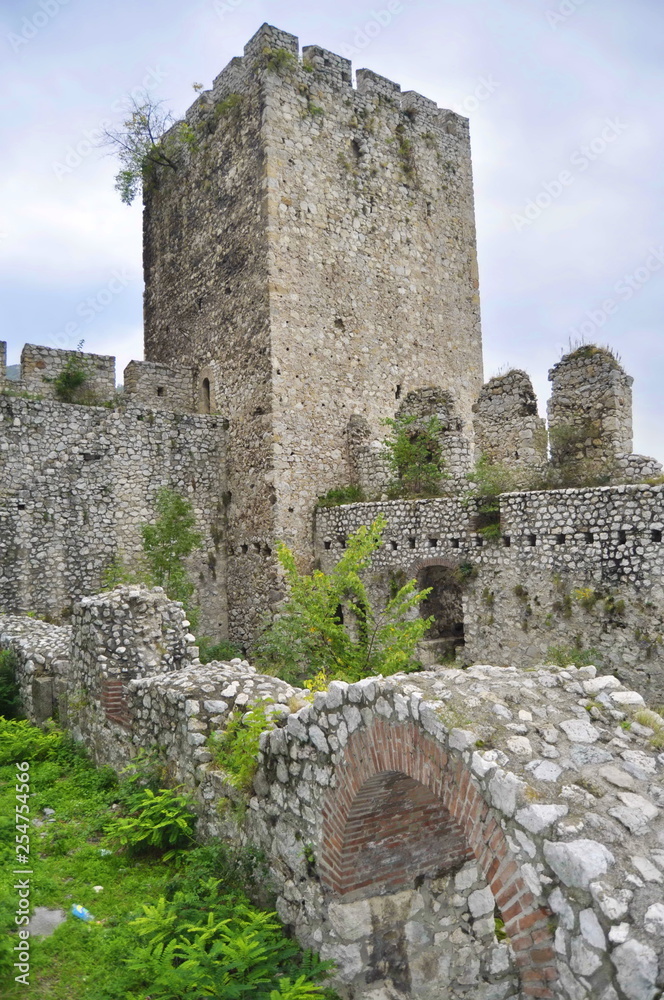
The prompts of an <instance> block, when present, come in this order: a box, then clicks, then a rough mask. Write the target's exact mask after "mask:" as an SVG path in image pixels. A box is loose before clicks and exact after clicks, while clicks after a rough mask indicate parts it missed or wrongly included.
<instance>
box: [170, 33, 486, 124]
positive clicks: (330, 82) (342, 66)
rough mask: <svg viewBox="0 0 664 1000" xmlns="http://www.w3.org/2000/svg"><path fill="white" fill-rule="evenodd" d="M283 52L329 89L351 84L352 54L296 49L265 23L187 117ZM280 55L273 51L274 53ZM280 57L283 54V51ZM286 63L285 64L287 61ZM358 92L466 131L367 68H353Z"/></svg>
mask: <svg viewBox="0 0 664 1000" xmlns="http://www.w3.org/2000/svg"><path fill="white" fill-rule="evenodd" d="M278 52H283V53H288V55H289V56H290V57H291V58H292V59H293V60H294V62H293V65H292V66H291V67H290V69H291V70H292V71H295V70H297V75H298V78H299V79H300V80H301V81H302V82H305V81H306V80H307V79H309V82H311V81H312V80H313V81H315V83H316V85H317V86H325V87H327V88H330V89H332V90H341V91H343V90H348V89H353V67H352V63H351V61H350V59H346V58H345V57H344V56H340V55H338V54H337V53H335V52H330V51H329V50H328V49H324V48H322V47H321V46H319V45H305V46H303V47H302V51H301V52H300V42H299V39H298V38H297V37H296V36H295V35H291V34H289V33H288V32H286V31H282V30H281V29H279V28H275V27H273V26H272V25H270V24H267V23H266V24H263V25H262V26H261V27H260V28H259V29H258V31H257V32H256V34H255V35H254V36H253V37H252V38H251V39H250V40H249V41H248V42H247V44H246V45H245V47H244V55H243V56H236V57H235V58H233V59H231V61H230V62H229V63H228V65H227V66H225V67H224V69H223V70H222V71H221V72H220V73H219V74H218V75H217V76H216V77H215V79H214V81H213V84H212V88H211V90H208V91H204V92H203V93H202V94H201V95H200V96H199V97H198V98H197V100H196V101H195V102H194V104H192V106H191V107H190V108H189V110H188V111H187V115H186V117H187V121H188V122H190V123H191V122H194V121H197V120H198V119H199V117H200V115H201V114H205V113H206V110H209V108H210V107H211V106H212V105H213V104H215V103H216V102H219V101H223V100H225V99H226V98H228V97H229V96H230V95H231V94H234V93H238V94H244V93H246V91H247V90H248V88H249V87H250V85H251V82H252V81H253V80H255V79H256V78H257V76H258V75H260V73H261V72H262V70H263V69H264V68H265V66H266V65H268V66H269V59H270V56H273V57H274V55H275V53H278ZM278 58H279V57H278V56H277V59H278ZM282 58H283V57H282ZM285 68H288V67H286V66H285ZM355 75H356V88H355V91H356V94H357V95H358V96H361V97H364V98H367V100H376V99H377V100H387V101H389V102H391V103H393V104H394V105H395V107H397V108H399V109H400V110H401V111H403V112H404V113H406V114H408V115H411V116H414V115H419V116H420V117H421V118H422V119H423V120H426V121H427V122H428V124H429V125H430V126H432V127H438V128H440V129H441V131H444V132H448V133H450V134H458V135H464V134H467V131H468V122H467V119H466V118H464V117H463V116H461V115H458V114H456V113H455V112H453V111H450V110H448V109H445V108H439V107H438V105H437V104H436V102H435V101H432V100H431V99H430V98H428V97H425V96H423V95H422V94H418V93H417V92H416V91H413V90H409V91H405V92H403V93H402V91H401V86H400V84H398V83H395V82H394V81H393V80H389V79H388V78H387V77H384V76H381V75H380V74H378V73H375V72H374V71H373V70H370V69H358V70H357V71H356V74H355Z"/></svg>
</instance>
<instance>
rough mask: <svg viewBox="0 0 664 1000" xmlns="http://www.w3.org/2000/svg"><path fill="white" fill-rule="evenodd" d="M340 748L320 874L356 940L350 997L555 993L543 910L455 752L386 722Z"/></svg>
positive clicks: (338, 925) (343, 934)
mask: <svg viewBox="0 0 664 1000" xmlns="http://www.w3.org/2000/svg"><path fill="white" fill-rule="evenodd" d="M344 756H345V763H344V765H343V766H342V767H341V768H340V770H339V771H338V775H337V785H336V787H335V789H334V791H333V792H331V793H330V794H329V797H328V798H327V800H326V803H325V808H324V813H323V851H322V857H321V864H320V872H321V878H322V882H323V885H324V886H325V887H326V889H327V891H328V892H329V893H330V894H331V900H332V902H330V904H329V906H328V912H329V916H330V922H331V925H332V927H333V929H334V931H335V932H336V934H337V936H338V937H340V938H341V939H342V940H343V939H345V940H346V941H349V942H350V941H352V942H354V943H353V945H352V948H359V954H360V956H361V960H362V971H361V974H360V979H359V981H358V979H355V980H354V981H353V982H354V988H355V990H356V993H355V994H354V995H356V996H358V997H362V998H365V997H366V998H368V997H370V996H372V995H373V994H372V992H371V991H372V990H373V989H381V988H382V989H384V990H385V991H386V993H385V995H387V996H390V997H402V996H403V997H416V998H417V1000H439V998H440V997H444V996H449V997H451V998H452V997H460V996H466V995H477V996H480V995H481V996H484V995H489V994H487V993H486V992H485V991H487V990H489V992H490V994H491V995H492V996H493V995H495V996H512V995H515V994H516V993H518V992H519V989H521V991H522V994H523V995H525V996H533V997H535V996H537V997H552V996H553V993H552V992H551V991H550V982H551V979H552V978H555V972H554V971H553V969H552V966H551V960H552V956H553V955H554V952H553V949H552V947H551V940H550V939H551V933H550V929H549V927H548V924H547V913H546V912H545V911H543V910H541V909H539V908H538V906H537V903H536V901H535V899H534V898H533V896H532V894H531V893H530V892H529V890H528V887H527V886H526V884H525V883H524V880H523V878H522V876H521V873H520V871H519V868H518V865H517V864H516V863H515V860H514V857H513V855H512V853H511V851H510V848H509V846H508V844H507V840H506V838H505V836H504V834H503V831H502V830H501V828H500V826H499V825H498V823H497V822H496V820H495V819H494V817H493V816H492V813H491V810H490V809H488V808H487V804H486V802H484V801H483V799H482V797H481V796H480V794H479V792H478V790H477V789H476V787H475V786H474V784H473V782H472V781H471V780H470V775H469V773H468V770H467V768H466V765H465V764H464V762H463V760H462V759H461V758H460V757H457V756H454V757H453V756H452V755H451V754H450V755H448V754H447V753H445V752H444V751H442V749H441V748H440V746H439V745H437V744H436V743H435V742H434V741H433V740H431V739H430V738H429V736H428V735H427V734H426V733H424V732H422V730H421V729H420V728H419V727H417V726H415V725H411V724H405V725H395V724H390V723H386V722H383V721H382V720H376V721H375V723H374V724H373V726H372V727H370V728H369V729H367V730H363V731H358V732H356V733H354V734H353V736H352V737H351V739H350V740H349V743H348V745H347V747H346V750H345V755H344ZM503 927H504V931H503V930H502V928H503ZM505 934H506V935H507V936H508V937H509V938H510V939H511V942H510V943H509V944H508V943H506V941H504V940H503V937H504V935H505ZM344 947H346V946H345V945H342V946H341V948H342V949H343V948H344ZM342 953H343V951H342ZM358 971H359V969H358ZM523 976H525V979H522V981H521V983H519V979H520V977H523ZM348 981H349V982H350V981H351V980H350V979H348ZM491 991H494V992H491Z"/></svg>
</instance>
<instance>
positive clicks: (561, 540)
mask: <svg viewBox="0 0 664 1000" xmlns="http://www.w3.org/2000/svg"><path fill="white" fill-rule="evenodd" d="M564 544H565V536H564V535H556V545H564Z"/></svg>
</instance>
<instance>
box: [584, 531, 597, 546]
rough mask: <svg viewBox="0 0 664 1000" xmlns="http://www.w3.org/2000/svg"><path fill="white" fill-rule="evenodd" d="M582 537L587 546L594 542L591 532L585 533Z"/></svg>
mask: <svg viewBox="0 0 664 1000" xmlns="http://www.w3.org/2000/svg"><path fill="white" fill-rule="evenodd" d="M583 537H584V538H585V541H586V544H588V545H592V543H593V542H594V541H595V536H594V535H593V533H592V531H586V533H585V534H584V536H583Z"/></svg>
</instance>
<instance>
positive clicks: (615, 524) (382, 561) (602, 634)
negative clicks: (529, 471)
mask: <svg viewBox="0 0 664 1000" xmlns="http://www.w3.org/2000/svg"><path fill="white" fill-rule="evenodd" d="M379 514H382V515H384V516H385V518H386V520H387V527H386V530H385V534H384V537H383V543H382V545H381V547H380V548H379V549H378V551H377V552H376V553H375V554H374V556H373V559H372V563H371V567H370V569H369V570H368V573H367V578H368V582H369V585H370V587H371V592H372V594H373V595H374V597H375V599H376V600H378V601H386V600H387V599H388V597H389V594H390V589H391V586H392V585H393V582H394V581H395V580H397V581H398V580H401V581H403V580H404V579H410V578H413V577H416V576H417V575H418V573H419V572H420V571H421V570H422V569H424V568H425V567H427V566H436V565H443V566H446V567H448V568H449V569H450V570H451V571H453V572H454V573H455V575H456V578H457V581H458V582H459V584H460V585H461V587H462V595H463V638H464V644H463V645H459V646H458V648H457V651H456V656H457V658H458V659H460V660H461V661H462V662H467V663H472V662H480V663H483V662H486V661H487V660H488V661H489V662H491V661H494V662H497V663H508V664H510V665H517V666H524V667H528V666H532V665H533V664H537V663H542V662H546V658H547V656H549V657H551V656H559V657H562V658H563V659H564V658H565V657H566V656H567V657H568V658H569V659H572V658H574V657H576V656H578V655H579V654H583V655H584V656H585V658H586V659H588V658H590V659H593V658H594V662H596V663H598V664H603V665H604V667H605V669H610V670H612V671H614V672H615V673H616V674H617V675H618V676H619V677H620V678H621V680H623V681H624V682H625V683H627V684H629V685H630V686H632V687H635V688H636V689H637V690H639V691H641V692H642V694H644V695H645V696H647V697H648V698H649V699H650V701H651V702H652V703H653V704H659V703H661V702H662V701H664V587H663V586H662V578H663V575H664V543H663V542H662V538H663V533H664V488H663V487H661V486H647V485H641V486H618V487H601V488H594V489H585V490H551V491H541V492H532V493H512V494H505V495H503V496H502V497H501V498H500V526H499V534H498V536H497V537H496V538H493V539H492V538H487V537H486V535H484V534H482V532H481V530H478V529H477V521H476V516H475V513H474V507H473V505H470V504H468V503H465V502H463V501H461V500H456V499H454V498H449V497H448V498H440V499H432V500H416V501H387V502H376V503H362V504H349V505H346V506H342V507H330V508H325V509H320V510H318V511H317V513H316V535H315V538H316V551H317V553H318V555H319V558H320V560H321V566H322V568H323V569H324V570H327V569H329V568H330V567H331V566H332V565H334V563H335V562H336V561H337V560H338V559H339V557H340V554H341V553H342V551H343V549H344V546H345V543H346V539H347V538H348V536H349V535H350V534H351V532H353V531H355V530H356V529H357V528H358V527H359V526H360V525H362V524H370V523H371V522H372V521H373V520H374V519H375V518H376V517H377V516H378V515H379Z"/></svg>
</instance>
